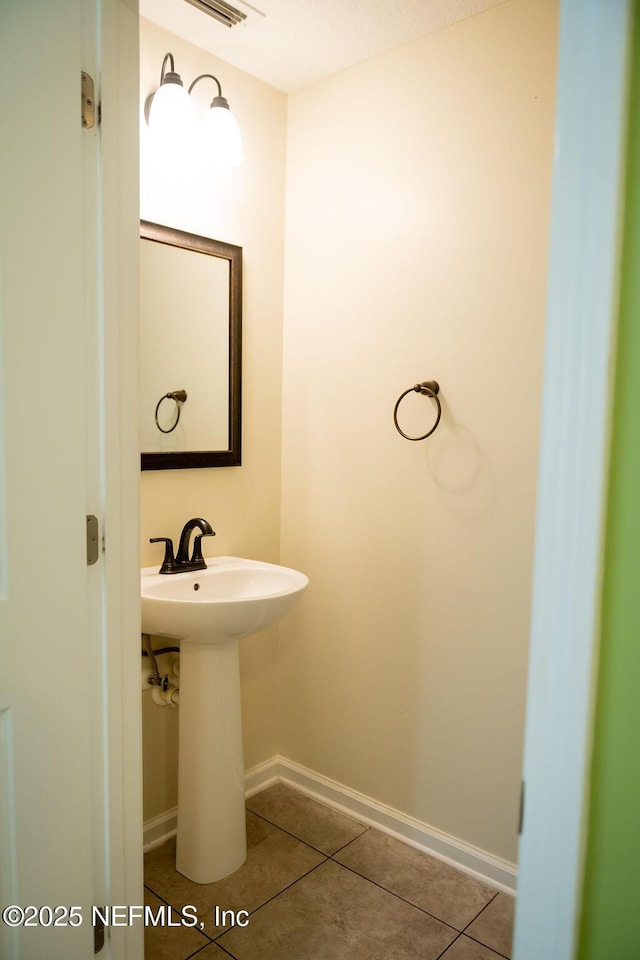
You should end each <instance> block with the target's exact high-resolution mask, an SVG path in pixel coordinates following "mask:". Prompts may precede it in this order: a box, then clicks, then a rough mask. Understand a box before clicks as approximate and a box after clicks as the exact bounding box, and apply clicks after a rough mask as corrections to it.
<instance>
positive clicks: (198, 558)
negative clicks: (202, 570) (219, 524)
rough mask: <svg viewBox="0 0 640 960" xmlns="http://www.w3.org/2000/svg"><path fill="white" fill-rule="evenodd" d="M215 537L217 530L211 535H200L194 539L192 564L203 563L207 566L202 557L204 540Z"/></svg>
mask: <svg viewBox="0 0 640 960" xmlns="http://www.w3.org/2000/svg"><path fill="white" fill-rule="evenodd" d="M215 535H216V532H215V530H212V531H211V533H199V534H198V535H197V536H196V537H194V538H193V553H192V554H191V563H202V564H203V565H204V566H206V564H205V561H204V557H203V556H202V538H203V537H215Z"/></svg>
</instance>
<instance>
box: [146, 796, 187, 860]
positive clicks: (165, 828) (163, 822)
mask: <svg viewBox="0 0 640 960" xmlns="http://www.w3.org/2000/svg"><path fill="white" fill-rule="evenodd" d="M177 828H178V808H177V807H173V808H172V809H171V810H167V811H166V812H165V813H161V814H160V815H159V816H158V817H153V818H152V819H151V820H145V822H144V824H143V832H142V843H143V847H142V849H143V851H144V853H149V851H150V850H153V849H154V848H155V847H159V846H161V845H162V844H163V843H165V842H166V841H167V840H170V839H171V837H175V835H176V830H177Z"/></svg>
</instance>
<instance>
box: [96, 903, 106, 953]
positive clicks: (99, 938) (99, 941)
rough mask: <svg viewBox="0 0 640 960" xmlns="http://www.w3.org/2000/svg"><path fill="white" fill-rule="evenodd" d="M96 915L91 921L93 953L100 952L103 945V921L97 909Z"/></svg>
mask: <svg viewBox="0 0 640 960" xmlns="http://www.w3.org/2000/svg"><path fill="white" fill-rule="evenodd" d="M96 913H98V917H97V918H96V919H94V921H93V952H94V954H96V953H100V951H101V950H102V948H103V947H104V921H103V920H101V919H100V916H99V911H96Z"/></svg>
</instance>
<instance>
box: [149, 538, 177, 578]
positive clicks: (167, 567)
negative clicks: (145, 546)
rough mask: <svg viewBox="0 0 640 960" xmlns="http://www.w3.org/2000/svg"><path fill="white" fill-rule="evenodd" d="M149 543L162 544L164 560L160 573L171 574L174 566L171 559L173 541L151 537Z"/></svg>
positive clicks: (174, 563) (174, 562)
mask: <svg viewBox="0 0 640 960" xmlns="http://www.w3.org/2000/svg"><path fill="white" fill-rule="evenodd" d="M149 543H164V545H165V547H164V560H163V561H162V566H161V567H160V573H173V571H174V570H175V566H176V561H175V560H174V557H173V540H171V538H170V537H151V538H150V540H149Z"/></svg>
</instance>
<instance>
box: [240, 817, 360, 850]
mask: <svg viewBox="0 0 640 960" xmlns="http://www.w3.org/2000/svg"><path fill="white" fill-rule="evenodd" d="M247 812H248V813H251V814H253V816H254V817H259V818H260V820H264V822H265V823H268V824H270V825H271V826H272V827H275V828H276V830H281V831H282V833H286V835H287V836H288V837H291V838H292V839H293V840H297V841H298V843H304V845H305V847H309V848H310V849H311V850H315V852H316V853H319V854H320V855H321V856H323V857H331V856H333V854H331V853H327V852H326V851H325V850H320V848H319V847H314V845H313V844H312V843H309V841H308V840H302V838H301V837H297V836H296V835H295V833H291V831H290V830H285V828H284V827H281V826H280V824H279V823H274V822H273V820H269V818H268V817H265V816H264V814H262V813H256V812H255V811H254V810H249V808H248V807H247ZM367 829H368V828H367ZM360 836H362V834H360ZM354 839H355V840H357V839H358V838H357V837H354ZM352 842H353V841H352V840H349V842H348V843H346V844H345V846H349V843H352ZM342 849H343V847H340V850H342ZM334 852H335V853H338V852H339V851H338V850H335V851H334Z"/></svg>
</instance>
